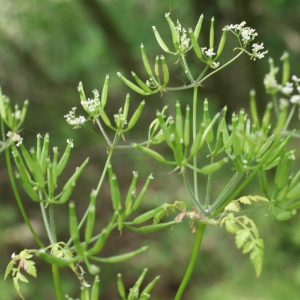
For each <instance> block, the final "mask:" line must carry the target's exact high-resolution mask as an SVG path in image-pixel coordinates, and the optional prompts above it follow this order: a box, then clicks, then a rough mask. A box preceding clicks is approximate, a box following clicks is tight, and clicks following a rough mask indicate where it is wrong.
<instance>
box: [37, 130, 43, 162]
mask: <svg viewBox="0 0 300 300" xmlns="http://www.w3.org/2000/svg"><path fill="white" fill-rule="evenodd" d="M36 138H37V139H36V158H37V161H38V162H39V161H40V158H41V153H42V147H41V138H42V136H41V135H40V134H38V135H37V136H36Z"/></svg>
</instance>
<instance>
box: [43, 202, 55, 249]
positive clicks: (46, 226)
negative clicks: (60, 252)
mask: <svg viewBox="0 0 300 300" xmlns="http://www.w3.org/2000/svg"><path fill="white" fill-rule="evenodd" d="M40 207H41V212H42V217H43V221H44V225H45V228H46V231H47V235H48V239H49V241H50V244H53V243H54V238H53V236H52V230H51V228H50V225H49V221H48V217H47V213H46V208H45V205H44V203H40Z"/></svg>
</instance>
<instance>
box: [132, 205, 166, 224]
mask: <svg viewBox="0 0 300 300" xmlns="http://www.w3.org/2000/svg"><path fill="white" fill-rule="evenodd" d="M164 209H165V208H164V207H163V206H159V207H156V208H154V209H151V210H149V211H147V212H145V213H143V214H141V215H139V216H137V217H136V218H135V219H134V220H133V221H132V222H133V223H134V224H141V223H144V222H147V221H149V220H151V219H152V218H154V216H155V215H157V214H158V213H160V212H161V211H163V210H164Z"/></svg>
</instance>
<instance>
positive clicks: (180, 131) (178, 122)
mask: <svg viewBox="0 0 300 300" xmlns="http://www.w3.org/2000/svg"><path fill="white" fill-rule="evenodd" d="M175 108H176V123H175V127H176V132H177V135H178V137H179V139H180V141H183V121H182V115H181V108H180V102H179V101H178V100H177V101H176V104H175Z"/></svg>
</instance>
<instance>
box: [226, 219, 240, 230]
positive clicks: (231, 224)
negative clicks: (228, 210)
mask: <svg viewBox="0 0 300 300" xmlns="http://www.w3.org/2000/svg"><path fill="white" fill-rule="evenodd" d="M225 227H226V230H227V231H228V232H230V233H236V232H237V231H238V230H239V227H238V226H237V225H236V222H235V220H234V219H227V220H226V223H225Z"/></svg>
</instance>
